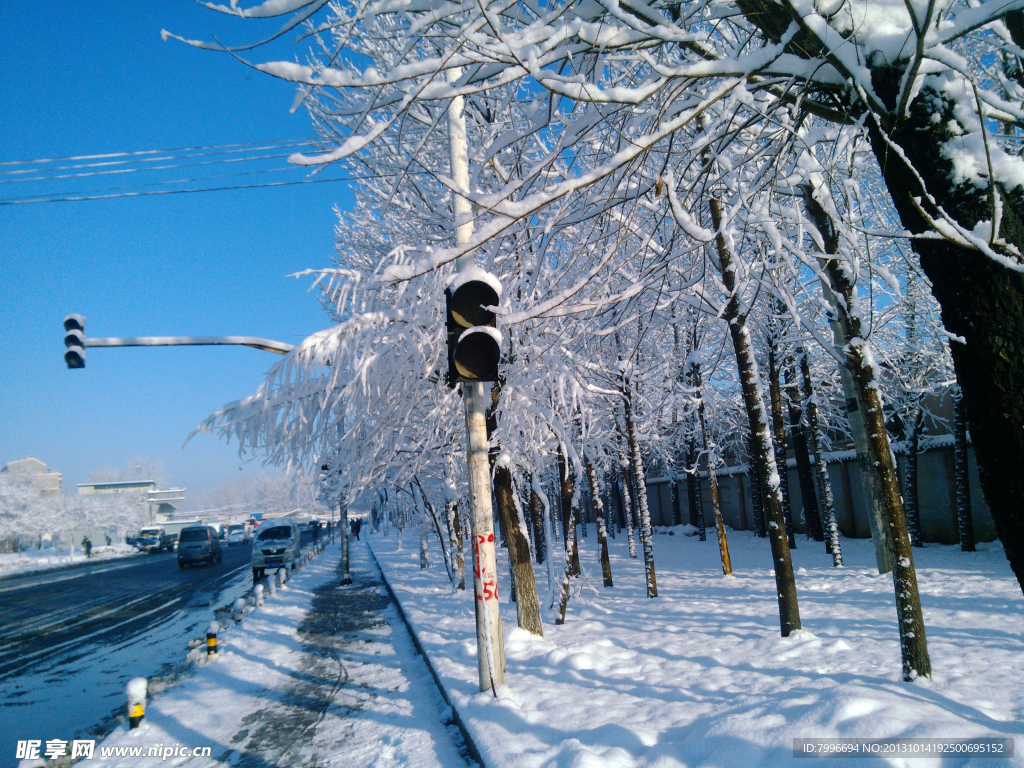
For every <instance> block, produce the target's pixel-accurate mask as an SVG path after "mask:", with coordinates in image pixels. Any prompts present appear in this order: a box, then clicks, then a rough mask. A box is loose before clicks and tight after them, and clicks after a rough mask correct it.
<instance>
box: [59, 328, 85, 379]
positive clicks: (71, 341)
mask: <svg viewBox="0 0 1024 768" xmlns="http://www.w3.org/2000/svg"><path fill="white" fill-rule="evenodd" d="M64 330H65V334H64V346H65V347H67V351H66V352H65V353H64V362H65V363H67V364H68V368H85V318H84V317H82V316H81V315H68V316H67V317H65V318H64Z"/></svg>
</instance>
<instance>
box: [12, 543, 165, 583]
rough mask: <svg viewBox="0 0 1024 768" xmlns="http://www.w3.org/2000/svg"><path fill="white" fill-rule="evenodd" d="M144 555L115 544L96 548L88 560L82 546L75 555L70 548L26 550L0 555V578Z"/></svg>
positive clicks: (76, 550)
mask: <svg viewBox="0 0 1024 768" xmlns="http://www.w3.org/2000/svg"><path fill="white" fill-rule="evenodd" d="M144 554H146V553H144V552H140V551H139V550H137V549H136V548H135V547H129V546H128V545H127V544H113V545H111V546H109V547H106V546H103V547H96V546H94V547H93V549H92V557H91V558H86V556H85V553H84V552H82V548H81V546H75V548H74V552H73V553H72V550H71V548H70V547H53V548H47V549H26V550H23V551H22V552H15V553H13V554H7V553H5V554H0V578H3V577H4V576H10V575H11V574H13V573H22V572H24V571H26V570H32V571H33V572H36V571H49V570H53V569H55V568H65V567H67V566H69V565H72V564H75V563H84V562H95V561H97V560H113V559H119V558H123V557H134V556H136V555H144Z"/></svg>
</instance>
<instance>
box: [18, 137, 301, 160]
mask: <svg viewBox="0 0 1024 768" xmlns="http://www.w3.org/2000/svg"><path fill="white" fill-rule="evenodd" d="M291 143H296V144H309V145H310V146H312V145H313V144H314V143H316V139H282V140H281V141H280V142H268V141H250V142H245V143H241V144H210V145H208V146H198V147H179V148H178V149H145V150H140V151H137V152H110V153H107V154H102V155H71V156H69V157H44V158H35V159H31V160H4V161H0V166H4V165H28V164H31V163H56V162H63V161H73V160H103V159H107V158H112V157H133V156H141V155H156V154H166V153H169V152H198V151H200V150H204V149H232V148H234V147H254V146H257V145H259V144H279V145H281V146H285V145H287V144H291Z"/></svg>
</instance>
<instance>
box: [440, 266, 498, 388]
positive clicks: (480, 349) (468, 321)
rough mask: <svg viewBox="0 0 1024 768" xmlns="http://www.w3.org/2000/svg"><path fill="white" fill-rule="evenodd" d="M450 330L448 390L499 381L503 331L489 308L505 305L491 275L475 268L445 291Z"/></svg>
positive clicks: (460, 276) (495, 279)
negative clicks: (458, 385)
mask: <svg viewBox="0 0 1024 768" xmlns="http://www.w3.org/2000/svg"><path fill="white" fill-rule="evenodd" d="M444 301H445V310H446V311H445V315H446V318H447V327H448V386H449V387H454V386H455V385H456V384H462V383H473V382H478V381H497V379H498V363H499V362H500V361H501V331H499V330H498V329H497V328H496V327H495V326H496V325H497V323H496V318H495V315H494V312H493V311H492V310H489V309H487V307H494V306H497V305H498V303H499V302H500V301H501V283H500V282H498V279H497V278H496V277H495V276H494V275H492V274H491V273H490V272H486V271H485V270H483V269H480V268H478V267H474V268H472V269H468V270H464V271H462V272H460V273H459V274H458V275H456V276H455V279H454V280H453V281H452V283H451V284H450V285H449V286H448V287H447V288H446V289H445V292H444Z"/></svg>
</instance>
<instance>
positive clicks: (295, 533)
mask: <svg viewBox="0 0 1024 768" xmlns="http://www.w3.org/2000/svg"><path fill="white" fill-rule="evenodd" d="M301 547H302V534H301V533H299V526H297V525H296V524H295V521H294V520H292V519H291V518H290V517H268V518H266V519H264V520H263V521H262V522H261V523H260V525H259V528H257V529H256V536H255V538H254V539H253V543H252V580H253V581H254V582H256V581H259V580H260V579H262V578H263V575H264V574H265V573H266V572H267V569H268V568H280V567H282V566H287V567H289V568H291V569H293V570H294V568H295V561H296V560H297V559H298V557H299V550H300V549H301Z"/></svg>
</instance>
